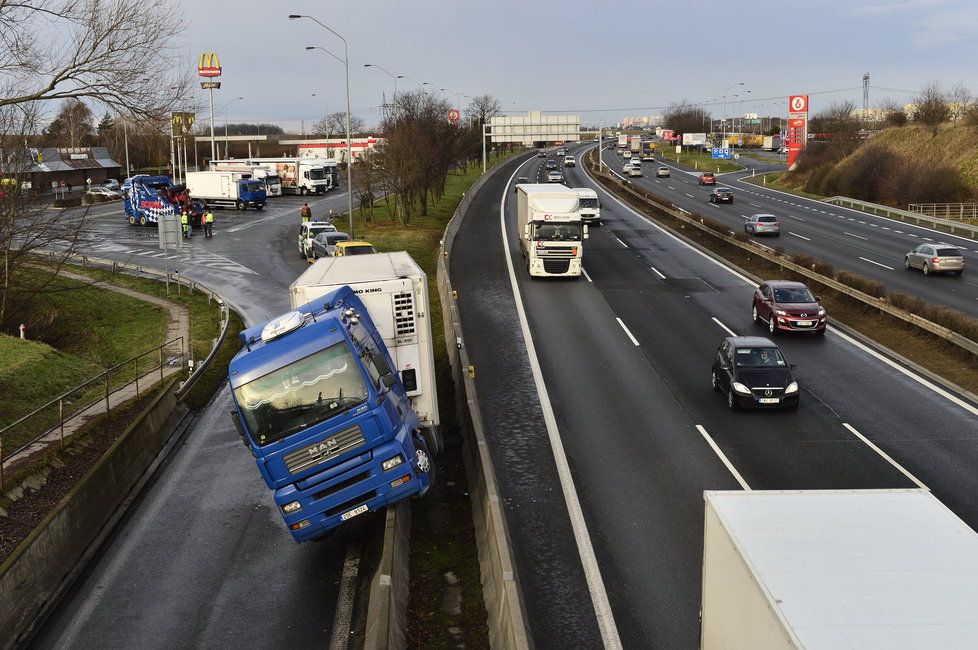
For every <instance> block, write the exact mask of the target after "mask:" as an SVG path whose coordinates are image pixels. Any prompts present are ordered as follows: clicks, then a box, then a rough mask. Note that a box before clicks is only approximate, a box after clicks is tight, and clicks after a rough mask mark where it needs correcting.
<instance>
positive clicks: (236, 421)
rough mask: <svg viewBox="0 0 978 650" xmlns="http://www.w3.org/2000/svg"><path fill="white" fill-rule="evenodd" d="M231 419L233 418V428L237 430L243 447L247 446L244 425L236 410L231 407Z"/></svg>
mask: <svg viewBox="0 0 978 650" xmlns="http://www.w3.org/2000/svg"><path fill="white" fill-rule="evenodd" d="M231 419H232V420H234V428H235V429H237V430H238V435H239V436H241V442H243V443H244V446H245V447H248V446H249V445H248V436H247V435H246V434H245V430H244V425H242V424H241V418H240V417H238V412H237V411H236V410H234V409H231Z"/></svg>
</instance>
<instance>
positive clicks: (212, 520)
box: [35, 192, 383, 648]
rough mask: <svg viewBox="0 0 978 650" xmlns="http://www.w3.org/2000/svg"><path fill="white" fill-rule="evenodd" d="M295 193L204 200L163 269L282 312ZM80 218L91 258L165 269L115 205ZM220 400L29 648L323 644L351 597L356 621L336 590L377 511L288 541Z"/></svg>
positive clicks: (371, 550) (297, 268)
mask: <svg viewBox="0 0 978 650" xmlns="http://www.w3.org/2000/svg"><path fill="white" fill-rule="evenodd" d="M302 203H303V199H300V198H299V197H281V198H274V199H272V201H271V202H270V204H269V205H268V207H267V208H266V209H265V210H264V211H262V212H254V211H247V212H243V213H239V212H235V211H234V210H215V226H214V238H213V239H204V238H203V236H201V235H200V234H197V235H194V237H193V238H192V239H191V240H190V242H189V246H188V247H186V248H184V250H183V252H182V253H181V256H180V259H179V260H178V259H177V258H176V255H175V254H174V253H173V252H171V256H172V259H170V260H169V261H168V262H169V265H170V268H171V270H172V269H173V268H174V267H175V266H176V265H178V264H179V267H180V271H181V273H183V274H184V275H185V276H187V277H189V278H191V279H194V280H197V281H200V282H204V283H207V284H208V285H209V286H211V287H213V288H215V289H216V290H217V291H219V292H220V293H221V294H223V295H224V296H225V297H226V298H227V299H228V300H229V301H230V302H231V303H232V305H233V306H234V307H235V308H236V309H238V310H239V311H240V313H241V315H242V317H243V318H244V319H245V320H246V321H247V323H248V324H254V323H257V322H259V321H261V320H263V319H265V318H269V317H272V316H275V315H277V314H279V313H281V312H284V311H287V310H288V309H289V298H288V290H287V289H288V285H289V284H290V283H291V282H292V281H293V280H294V279H295V278H296V277H297V276H298V275H299V274H300V273H301V272H302V271H303V270H304V269H305V268H306V267H307V263H306V262H305V261H304V260H303V259H302V258H300V255H299V252H298V247H297V245H296V237H297V233H298V229H299V223H300V217H299V208H300V206H301V205H302ZM309 203H310V205H311V206H312V207H313V214H314V217H318V216H322V215H323V214H325V212H326V211H328V210H329V209H334V210H337V211H339V210H341V209H344V208H345V206H346V200H345V194H342V193H339V192H336V193H330V194H328V195H327V196H326V197H324V198H312V197H310V198H309ZM93 225H94V231H93V237H92V241H91V243H90V244H89V245H88V247H87V251H88V252H89V253H90V254H91V255H93V256H100V257H107V258H111V259H118V260H125V261H133V262H137V263H140V264H142V265H143V266H146V267H154V268H158V269H163V268H164V260H163V257H162V251H161V250H160V249H158V248H157V247H156V240H155V236H156V231H155V229H152V228H139V227H131V226H129V225H127V224H125V223H124V222H123V216H122V212H121V206H118V205H116V206H115V207H113V206H100V208H99V210H98V211H97V213H96V216H95V218H94V224H93ZM229 336H235V337H236V336H237V332H230V333H229ZM230 409H231V399H230V394H229V393H228V391H227V389H226V388H223V389H222V390H220V391H219V392H218V394H217V395H216V396H215V398H214V400H213V401H212V402H211V403H210V404H209V405H208V407H207V408H206V409H204V410H203V412H202V413H200V414H199V418H198V419H197V420H196V422H195V423H194V425H193V427H192V429H191V430H190V431H189V433H188V434H187V436H186V438H185V439H184V440H183V442H182V444H181V445H180V446H179V447H178V448H177V449H176V450H175V451H174V453H173V454H172V456H171V458H170V459H169V460H168V461H167V463H166V464H165V465H164V466H163V467H162V468H161V469H160V471H159V472H158V474H157V475H156V477H155V479H154V480H153V482H152V483H151V485H150V487H149V488H148V489H147V490H146V491H145V492H144V494H143V495H142V496H141V497H140V499H139V501H138V503H137V505H136V506H135V507H134V508H133V509H132V510H131V511H130V513H129V514H128V515H127V517H126V519H125V520H124V525H122V526H121V527H120V528H119V529H118V531H117V532H116V534H114V535H113V537H112V538H111V540H110V542H109V543H108V544H107V546H106V547H105V548H104V549H103V551H102V553H101V554H100V555H99V557H98V558H97V560H96V561H95V562H94V563H92V564H91V565H90V566H89V568H88V570H87V571H86V573H85V575H84V576H83V577H82V579H81V580H80V581H79V583H78V584H77V585H76V587H75V589H73V590H72V592H71V593H69V594H68V596H67V597H66V598H65V600H64V601H62V603H61V605H60V607H59V608H58V609H57V611H56V612H55V613H54V615H53V616H52V617H51V618H50V619H49V620H48V622H47V625H46V626H45V628H44V629H43V630H42V631H41V633H40V634H39V636H38V638H37V639H35V645H36V646H38V647H44V648H48V647H50V648H54V647H58V648H64V647H79V648H94V647H101V648H133V647H140V648H174V647H310V646H327V645H329V643H330V639H331V636H332V632H333V626H334V613H335V611H336V603H337V600H338V599H340V598H349V597H352V598H354V599H355V600H356V601H357V602H356V607H355V608H354V610H355V612H354V619H355V620H354V622H353V625H354V626H355V625H356V619H357V618H358V617H359V616H361V615H362V612H360V610H359V605H360V604H361V601H360V598H361V597H362V594H363V591H362V590H361V591H359V592H357V591H356V590H353V591H348V590H346V589H345V587H346V586H347V585H343V588H341V574H342V570H343V564H344V559H345V558H346V557H347V554H348V553H350V557H351V558H352V557H355V556H356V553H359V557H360V558H361V559H360V567H361V570H360V572H359V581H360V584H361V586H362V583H363V580H364V576H367V575H369V571H370V564H371V563H372V562H374V561H375V556H376V553H375V551H376V550H377V547H378V546H379V535H380V533H381V531H382V529H383V514H382V513H381V514H380V515H371V516H369V517H364V518H363V519H362V521H361V520H355V521H353V522H351V524H350V525H348V526H347V527H344V528H342V529H340V531H338V532H337V534H336V535H335V536H334V537H332V538H330V539H328V540H326V541H323V542H312V543H307V544H301V545H300V544H296V543H295V542H294V541H292V538H291V536H290V535H289V533H288V531H287V530H286V529H285V526H284V525H283V523H282V519H281V517H280V516H279V514H278V512H277V510H276V509H275V506H274V502H273V501H272V496H271V492H270V491H269V490H268V489H267V488H266V486H265V484H264V481H262V479H261V477H260V475H259V473H258V470H257V468H256V467H255V462H254V459H253V458H252V456H251V454H250V453H249V451H248V450H247V449H246V448H245V447H244V446H243V445H242V444H241V440H240V438H239V437H238V434H237V433H236V431H235V430H234V427H233V425H232V423H231V420H230V417H229V415H228V414H229V412H230ZM352 586H353V587H356V586H357V585H356V584H353V585H352ZM358 594H359V595H358ZM344 624H345V623H344ZM342 633H343V635H344V638H345V635H346V634H347V630H346V629H344V630H342Z"/></svg>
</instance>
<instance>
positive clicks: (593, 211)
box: [574, 187, 601, 226]
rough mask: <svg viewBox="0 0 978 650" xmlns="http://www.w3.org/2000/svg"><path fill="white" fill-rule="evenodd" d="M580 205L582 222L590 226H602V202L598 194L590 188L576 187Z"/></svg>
mask: <svg viewBox="0 0 978 650" xmlns="http://www.w3.org/2000/svg"><path fill="white" fill-rule="evenodd" d="M574 189H575V191H576V192H577V199H578V205H579V206H580V210H581V221H583V222H584V223H586V224H588V225H590V224H597V225H599V226H600V225H601V202H600V201H598V193H597V192H595V191H594V190H592V189H591V188H589V187H576V188H574Z"/></svg>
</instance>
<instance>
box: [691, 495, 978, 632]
mask: <svg viewBox="0 0 978 650" xmlns="http://www.w3.org/2000/svg"><path fill="white" fill-rule="evenodd" d="M704 496H705V500H706V517H705V531H704V542H703V595H702V609H701V619H702V624H701V633H700V634H701V636H700V647H701V648H703V649H704V650H714V649H721V648H722V649H723V650H769V649H774V648H777V649H779V650H781V649H789V648H797V649H801V648H806V649H808V650H822V649H825V650H836V649H837V648H974V647H975V645H976V639H978V624H976V622H975V612H976V611H978V587H976V581H975V578H976V576H978V534H976V533H975V532H974V531H973V530H971V528H969V527H968V525H967V524H966V523H965V522H963V521H962V520H961V519H959V518H958V517H957V516H956V515H955V514H954V513H953V512H951V511H950V510H949V509H948V508H947V507H946V506H945V505H944V504H942V503H941V502H940V501H938V500H937V498H936V497H935V496H934V495H933V494H931V492H930V491H929V490H918V489H889V490H886V489H883V490H807V491H801V490H788V491H761V490H754V491H746V492H745V491H735V492H734V491H730V492H709V491H708V492H706V493H705V495H704Z"/></svg>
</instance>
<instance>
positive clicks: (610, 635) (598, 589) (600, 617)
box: [499, 158, 622, 648]
mask: <svg viewBox="0 0 978 650" xmlns="http://www.w3.org/2000/svg"><path fill="white" fill-rule="evenodd" d="M531 160H532V158H531ZM527 162H529V161H527ZM525 164H526V163H525V162H524V163H523V164H522V165H520V166H519V167H517V168H516V171H514V172H513V175H512V176H510V177H509V181H507V183H506V187H505V188H504V189H503V196H502V198H501V199H500V200H499V228H500V230H501V231H502V235H503V253H504V255H505V257H506V268H507V269H508V270H509V282H510V286H511V287H512V289H513V298H514V299H515V302H516V314H517V316H518V317H519V321H520V329H521V330H522V331H523V343H524V345H525V346H526V355H527V358H528V360H529V363H530V371H531V373H532V374H533V383H534V384H535V385H536V389H537V396H538V398H539V399H540V410H541V411H542V412H543V421H544V423H545V424H546V425H547V437H548V438H549V439H550V449H551V451H552V452H553V455H554V464H555V465H556V466H557V477H558V478H559V480H560V487H561V491H562V492H563V493H564V501H565V502H566V503H567V514H568V516H569V518H570V523H571V529H572V530H573V531H574V541H575V542H576V543H577V552H578V554H579V555H580V557H581V565H582V567H583V569H584V577H585V579H586V580H587V584H588V590H589V591H590V592H591V603H592V604H593V605H594V616H595V618H596V619H597V621H598V629H599V630H600V631H601V640H602V641H603V642H604V647H605V648H621V647H622V645H621V637H620V636H619V635H618V627H617V626H616V625H615V616H614V613H613V612H612V611H611V603H610V602H609V600H608V593H607V591H605V587H604V582H603V581H602V579H601V569H600V567H599V566H598V559H597V557H595V555H594V547H593V546H592V545H591V538H590V536H589V535H588V531H587V522H586V521H585V520H584V511H583V510H582V509H581V501H580V499H579V498H578V496H577V490H576V489H575V487H574V474H573V473H572V472H571V469H570V465H569V464H568V463H567V454H566V453H564V445H563V443H562V442H561V440H560V431H559V430H558V429H557V418H556V416H555V415H554V409H553V405H552V404H551V403H550V395H549V392H548V391H547V385H546V383H545V382H544V380H543V370H542V369H541V368H540V361H539V359H537V352H536V346H534V344H533V335H532V334H530V325H529V323H528V321H527V318H526V309H525V308H524V307H523V296H522V294H521V293H520V287H519V284H518V283H517V282H516V271H515V270H514V269H513V257H512V254H511V253H510V250H509V236H508V233H507V232H506V199H507V198H508V196H509V186H510V184H512V182H513V179H514V178H516V174H518V173H519V171H520V169H522V167H523V165H525Z"/></svg>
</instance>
